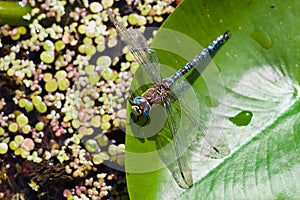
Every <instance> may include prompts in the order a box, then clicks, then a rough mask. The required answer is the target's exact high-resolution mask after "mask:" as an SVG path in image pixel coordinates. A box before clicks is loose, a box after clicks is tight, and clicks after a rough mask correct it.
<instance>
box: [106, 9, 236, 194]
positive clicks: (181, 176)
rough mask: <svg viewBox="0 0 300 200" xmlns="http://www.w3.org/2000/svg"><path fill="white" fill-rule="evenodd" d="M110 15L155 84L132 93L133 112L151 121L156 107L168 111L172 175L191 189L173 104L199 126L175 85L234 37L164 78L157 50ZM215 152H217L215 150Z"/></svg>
mask: <svg viewBox="0 0 300 200" xmlns="http://www.w3.org/2000/svg"><path fill="white" fill-rule="evenodd" d="M108 16H109V19H110V21H111V22H112V23H113V24H114V26H115V27H116V30H117V32H118V34H119V35H120V37H121V39H122V40H123V41H124V42H125V43H126V44H127V46H128V48H129V50H130V52H131V53H132V55H133V56H134V58H135V59H136V61H137V62H138V63H139V65H140V68H141V70H142V72H143V75H144V76H145V78H146V79H147V81H148V82H149V83H153V84H152V85H150V87H149V88H148V89H146V91H144V92H143V93H142V94H141V95H139V96H135V95H134V93H133V92H132V91H130V97H129V98H128V100H129V103H130V104H131V111H132V113H133V114H134V115H135V116H136V117H138V118H139V117H144V118H146V122H147V121H148V120H150V113H151V111H152V109H153V108H154V107H156V106H158V105H162V106H163V107H164V108H165V110H166V112H167V122H168V126H169V129H170V131H171V133H172V140H173V149H174V150H175V156H176V161H175V165H176V167H175V168H176V170H175V174H173V176H174V178H175V180H176V182H177V183H178V185H179V186H180V187H181V188H189V187H191V186H192V185H193V178H192V173H191V168H190V166H189V162H188V159H186V158H185V157H184V156H182V152H181V151H182V147H181V145H182V144H184V142H183V140H184V139H185V138H184V137H178V136H177V131H178V126H177V124H178V121H176V120H178V119H179V118H178V113H177V112H176V109H174V105H177V106H181V107H182V108H181V109H182V110H183V113H185V114H187V116H189V118H190V119H191V121H193V122H194V124H197V126H198V123H197V122H196V120H195V119H194V118H193V113H191V112H190V110H188V109H186V108H185V107H184V105H183V104H182V103H181V102H180V100H179V98H178V97H177V96H176V95H174V91H175V90H176V91H178V89H180V88H179V86H178V87H177V85H176V84H175V83H176V82H178V79H180V78H181V77H182V76H183V75H185V74H186V73H187V72H189V71H190V70H191V69H193V68H194V67H195V66H197V65H198V64H199V63H201V62H204V61H205V60H206V59H207V58H208V57H210V56H212V55H214V54H215V53H216V52H217V50H218V49H220V47H222V46H223V45H224V44H225V42H226V41H227V40H228V39H229V38H230V37H231V34H230V32H229V31H226V32H225V33H224V34H222V35H220V36H219V37H217V38H216V39H215V40H213V42H212V43H211V44H209V45H208V46H207V47H206V48H204V49H203V50H202V51H201V52H200V53H199V54H198V55H196V56H195V57H194V58H193V59H192V60H191V61H190V62H188V63H187V64H186V65H184V66H183V67H182V68H181V69H179V70H178V71H177V72H176V73H174V74H173V75H171V76H169V77H166V78H164V79H162V78H161V70H160V63H159V60H158V56H157V54H156V52H155V50H153V49H151V48H150V47H149V45H148V43H147V40H146V38H145V37H144V36H143V35H142V34H141V33H140V32H138V31H137V30H135V29H133V28H132V27H130V28H128V29H126V28H125V27H124V26H123V25H122V24H121V23H120V22H118V21H117V20H116V19H115V18H114V16H113V14H112V12H111V11H108ZM145 124H146V123H144V124H141V126H144V125H145ZM212 148H214V147H212ZM215 150H216V151H218V150H217V149H216V148H215Z"/></svg>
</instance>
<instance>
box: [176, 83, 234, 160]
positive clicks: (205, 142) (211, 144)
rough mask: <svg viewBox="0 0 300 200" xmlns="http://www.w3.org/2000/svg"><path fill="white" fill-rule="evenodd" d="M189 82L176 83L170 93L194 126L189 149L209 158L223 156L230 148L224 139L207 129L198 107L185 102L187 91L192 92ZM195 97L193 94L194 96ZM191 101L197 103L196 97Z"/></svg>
mask: <svg viewBox="0 0 300 200" xmlns="http://www.w3.org/2000/svg"><path fill="white" fill-rule="evenodd" d="M192 89H193V88H192V87H191V85H190V84H188V83H186V82H185V81H184V80H182V81H180V82H178V83H176V84H175V85H174V88H173V89H172V93H171V94H172V95H176V97H177V99H178V102H177V104H179V106H180V108H181V111H182V112H183V113H184V115H185V116H187V118H188V119H189V120H190V121H191V123H192V126H194V127H195V129H196V131H197V133H194V135H193V136H189V139H190V140H191V143H190V149H191V150H192V151H194V152H197V154H199V153H200V154H201V155H203V156H207V157H210V158H218V159H219V158H223V157H225V156H227V155H229V153H230V149H229V147H228V144H227V142H226V141H224V140H223V138H222V136H221V135H220V133H218V132H212V131H209V127H208V126H207V124H206V123H205V122H204V119H203V118H204V116H203V115H204V113H199V107H197V109H196V106H193V105H190V103H191V102H188V103H187V102H186V99H184V97H186V96H187V95H189V94H188V93H190V92H192ZM194 97H195V96H194ZM193 103H195V104H197V103H198V104H199V102H198V100H197V99H194V101H193Z"/></svg>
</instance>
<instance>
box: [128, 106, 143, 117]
mask: <svg viewBox="0 0 300 200" xmlns="http://www.w3.org/2000/svg"><path fill="white" fill-rule="evenodd" d="M131 109H132V112H133V114H134V115H135V116H140V115H142V114H143V111H142V110H141V108H140V107H139V106H137V105H134V106H131Z"/></svg>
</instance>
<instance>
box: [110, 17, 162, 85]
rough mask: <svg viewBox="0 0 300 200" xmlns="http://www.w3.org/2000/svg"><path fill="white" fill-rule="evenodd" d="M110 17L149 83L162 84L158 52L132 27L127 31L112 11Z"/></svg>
mask: <svg viewBox="0 0 300 200" xmlns="http://www.w3.org/2000/svg"><path fill="white" fill-rule="evenodd" d="M108 16H109V19H110V20H111V21H112V22H113V24H114V25H115V27H116V29H117V32H118V33H119V35H120V36H121V39H122V40H123V41H124V42H125V43H126V44H127V45H128V47H129V50H130V52H131V53H132V54H133V56H134V58H135V59H136V60H137V62H138V63H139V64H140V67H141V68H142V70H143V72H144V74H145V77H146V78H147V79H148V81H149V83H158V82H160V81H161V75H160V64H159V59H158V56H157V54H156V52H155V51H154V50H153V49H150V48H149V46H148V44H147V40H146V38H145V37H144V36H143V35H142V34H141V33H140V32H138V31H137V30H134V29H133V28H132V27H131V28H128V29H126V28H125V27H124V26H123V25H122V24H121V23H119V22H117V21H116V20H115V18H114V17H113V14H112V13H111V11H108Z"/></svg>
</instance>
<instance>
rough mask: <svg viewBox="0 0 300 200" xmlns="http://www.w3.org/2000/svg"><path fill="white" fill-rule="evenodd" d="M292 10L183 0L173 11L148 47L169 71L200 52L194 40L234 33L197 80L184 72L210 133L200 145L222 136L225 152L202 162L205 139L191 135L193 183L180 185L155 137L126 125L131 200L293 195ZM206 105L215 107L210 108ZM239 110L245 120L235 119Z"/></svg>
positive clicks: (295, 93)
mask: <svg viewBox="0 0 300 200" xmlns="http://www.w3.org/2000/svg"><path fill="white" fill-rule="evenodd" d="M299 9H300V4H299V3H297V1H293V0H287V1H279V0H274V1H268V0H252V1H250V0H249V1H238V0H227V1H217V0H211V1H204V0H185V1H183V2H182V3H181V4H180V5H179V6H178V8H176V10H175V11H174V13H173V14H172V15H171V16H170V17H169V18H168V20H167V21H166V23H165V24H164V25H163V28H164V29H160V30H159V31H158V33H157V35H156V38H155V40H154V42H153V44H152V47H154V48H156V49H157V52H158V56H159V59H160V62H161V63H162V64H164V65H166V66H171V67H172V68H173V69H179V68H181V67H182V66H184V64H185V63H186V62H187V61H189V60H190V59H192V58H193V57H194V56H195V55H196V54H197V53H198V52H200V51H201V49H202V48H201V47H199V44H200V45H203V47H205V46H206V45H208V44H209V43H210V42H211V41H212V40H213V39H215V37H217V36H218V35H220V34H222V33H224V32H225V31H226V30H230V31H231V34H232V38H231V39H230V40H229V41H228V42H227V43H226V44H225V45H224V47H222V48H221V49H220V50H219V51H218V53H217V54H216V55H215V57H214V59H213V62H211V63H210V64H209V66H208V67H207V69H206V70H205V71H204V72H203V74H202V77H199V78H197V79H196V78H194V77H193V74H195V71H192V72H191V73H190V74H188V75H187V76H188V77H187V80H188V81H189V82H190V83H191V84H192V85H193V90H194V92H195V94H196V97H197V98H196V99H191V100H187V102H188V104H191V105H193V106H197V105H195V104H193V103H194V102H199V105H198V106H199V110H198V112H199V113H201V120H202V121H204V123H205V125H206V128H207V129H208V131H209V133H210V134H211V135H208V137H206V139H207V140H209V139H210V136H213V137H217V136H220V137H221V141H224V142H225V143H228V144H227V145H228V147H229V148H230V150H231V152H230V155H229V156H227V157H225V158H224V159H212V158H209V157H205V156H200V153H201V150H200V145H201V144H202V143H201V141H203V140H201V139H198V136H194V141H192V143H191V145H190V146H189V149H188V154H190V160H191V168H192V174H193V178H194V185H193V186H192V187H191V188H190V189H181V188H180V187H179V186H178V185H177V183H176V182H175V180H174V178H173V177H172V173H171V172H170V171H169V170H168V168H167V167H165V166H164V163H163V162H162V160H161V158H160V157H159V155H158V153H157V145H156V140H155V137H154V136H153V137H154V138H153V137H152V138H150V139H149V138H148V139H143V138H140V139H138V138H137V137H136V136H135V135H133V133H132V129H131V128H130V126H128V127H127V128H128V129H127V136H126V156H125V157H126V161H125V166H126V170H127V172H128V173H127V183H128V191H129V194H130V198H131V199H133V200H134V199H299V198H300V190H299V189H298V188H299V181H298V177H299V176H300V168H299V164H300V157H299V151H298V149H299V146H300V123H299V121H300V120H299V119H300V114H299V110H300V102H299V91H300V87H299V80H300V77H299V75H300V73H299V72H300V71H299V64H300V63H299V58H300V37H299V30H300V16H299V15H300V14H299ZM174 31H176V32H174ZM179 33H181V34H182V35H180V34H179ZM161 68H162V71H163V73H164V72H166V73H168V74H172V73H173V72H169V68H168V70H165V69H166V67H165V66H162V67H161ZM163 77H166V76H165V75H163ZM190 77H191V78H190ZM133 84H135V82H133ZM144 89H145V87H143V88H140V90H141V91H142V90H144ZM208 97H209V98H208ZM207 99H212V101H216V100H217V101H218V102H217V103H215V102H214V103H213V104H214V106H211V105H212V104H211V103H207ZM128 109H129V110H130V108H129V107H128ZM195 112H197V109H195ZM246 112H247V113H248V112H249V113H251V118H250V119H249V117H243V116H241V115H240V113H246ZM127 117H128V118H130V116H129V113H128V116H127ZM202 118H203V119H202ZM233 119H234V120H233ZM199 120H200V119H199ZM243 120H245V121H244V122H243ZM162 121H163V120H162ZM195 134H199V133H197V132H190V135H195ZM200 138H201V137H200ZM187 139H189V138H187ZM197 152H199V154H197Z"/></svg>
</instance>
